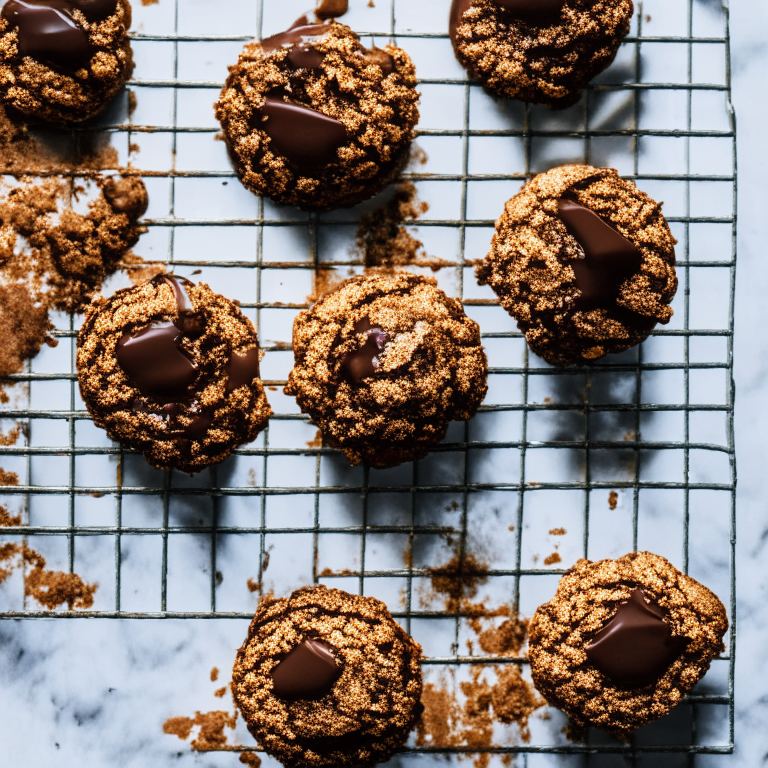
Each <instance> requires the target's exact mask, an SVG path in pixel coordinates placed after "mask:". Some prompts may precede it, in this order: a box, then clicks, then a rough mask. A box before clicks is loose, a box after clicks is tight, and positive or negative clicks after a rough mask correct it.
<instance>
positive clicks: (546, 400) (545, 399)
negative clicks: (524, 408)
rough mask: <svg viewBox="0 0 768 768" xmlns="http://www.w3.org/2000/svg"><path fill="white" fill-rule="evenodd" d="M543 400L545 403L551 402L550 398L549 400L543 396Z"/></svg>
mask: <svg viewBox="0 0 768 768" xmlns="http://www.w3.org/2000/svg"><path fill="white" fill-rule="evenodd" d="M544 402H545V403H551V402H552V400H551V399H550V398H549V397H545V398H544Z"/></svg>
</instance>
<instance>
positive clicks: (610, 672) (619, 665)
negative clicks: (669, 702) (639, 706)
mask: <svg viewBox="0 0 768 768" xmlns="http://www.w3.org/2000/svg"><path fill="white" fill-rule="evenodd" d="M685 644H686V640H685V639H684V638H680V637H673V636H672V630H671V629H670V627H669V624H667V623H666V622H665V621H664V611H663V610H662V609H661V608H660V607H659V606H658V605H657V604H656V603H654V602H652V601H649V600H648V599H647V598H646V597H645V595H644V593H643V590H642V589H640V588H639V587H637V588H636V589H634V590H633V592H632V595H631V596H630V598H629V600H627V601H626V602H624V603H621V605H619V607H618V608H617V610H616V613H615V614H614V615H613V618H611V620H610V621H609V622H608V623H607V624H605V626H604V627H603V628H602V629H601V630H600V631H599V632H598V633H597V634H596V635H595V637H594V639H593V641H592V643H591V644H590V645H589V646H588V647H587V658H588V659H589V661H590V662H591V663H592V664H594V665H595V666H596V667H597V668H598V669H599V670H600V671H601V672H602V673H603V674H604V675H606V677H608V678H610V679H611V680H612V681H613V682H614V683H616V684H617V685H620V686H623V687H627V688H641V687H645V686H648V685H652V684H653V683H655V682H656V681H657V680H658V679H659V678H660V677H661V676H662V675H663V674H664V672H665V671H666V669H667V667H668V666H669V665H670V664H671V663H672V662H673V661H674V659H676V658H677V657H678V656H679V655H680V653H681V652H682V650H683V648H684V647H685Z"/></svg>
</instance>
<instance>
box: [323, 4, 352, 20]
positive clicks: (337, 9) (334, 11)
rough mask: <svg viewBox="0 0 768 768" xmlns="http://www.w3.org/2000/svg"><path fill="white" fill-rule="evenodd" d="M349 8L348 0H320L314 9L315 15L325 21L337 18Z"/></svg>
mask: <svg viewBox="0 0 768 768" xmlns="http://www.w3.org/2000/svg"><path fill="white" fill-rule="evenodd" d="M348 10H349V0H320V3H319V4H318V6H317V8H316V9H315V16H317V18H318V19H321V20H323V21H325V20H326V19H338V18H339V17H340V16H343V15H344V14H345V13H346V12H347V11H348Z"/></svg>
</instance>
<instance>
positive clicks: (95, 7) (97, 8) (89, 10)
mask: <svg viewBox="0 0 768 768" xmlns="http://www.w3.org/2000/svg"><path fill="white" fill-rule="evenodd" d="M70 4H71V5H72V6H74V7H75V8H77V9H78V10H80V11H82V12H83V13H84V14H85V16H86V17H87V18H88V19H94V20H100V19H106V18H107V16H111V15H112V14H113V13H115V11H117V0H70Z"/></svg>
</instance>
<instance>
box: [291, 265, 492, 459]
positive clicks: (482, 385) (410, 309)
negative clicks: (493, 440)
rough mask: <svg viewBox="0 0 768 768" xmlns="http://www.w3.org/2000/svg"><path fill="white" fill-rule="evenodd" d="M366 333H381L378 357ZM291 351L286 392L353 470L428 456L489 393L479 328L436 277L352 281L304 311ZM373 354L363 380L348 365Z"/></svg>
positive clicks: (398, 276) (366, 277)
mask: <svg viewBox="0 0 768 768" xmlns="http://www.w3.org/2000/svg"><path fill="white" fill-rule="evenodd" d="M364 326H365V327H367V328H369V329H371V332H373V333H376V334H378V339H379V342H380V343H381V344H382V347H383V348H382V349H381V350H380V352H379V356H378V358H375V357H372V355H371V354H369V352H368V351H367V350H368V349H369V345H370V343H371V338H372V337H371V335H370V333H369V332H368V331H365V330H363V328H364ZM385 339H386V341H385ZM293 351H294V357H295V362H294V368H293V370H292V371H291V374H290V377H289V379H288V385H287V386H286V387H285V393H286V394H287V395H293V396H295V397H296V399H297V401H298V403H299V406H300V407H301V409H302V411H303V412H304V413H307V414H309V416H310V418H311V420H312V423H313V424H315V425H316V426H317V427H319V428H320V430H321V431H322V433H323V437H324V439H325V440H326V441H327V442H328V443H329V444H330V445H332V446H333V447H335V448H340V449H341V450H342V451H344V454H345V455H346V457H347V459H348V460H349V461H350V462H351V463H353V464H357V463H358V462H360V461H361V460H365V461H367V462H368V463H369V464H371V465H373V466H377V467H386V466H394V465H396V464H400V463H402V462H404V461H413V460H415V459H419V458H423V457H424V456H425V455H426V454H427V453H428V452H429V451H430V450H433V449H434V448H435V447H436V445H437V444H438V443H439V442H440V441H441V440H442V439H443V437H444V436H445V433H446V431H447V429H448V424H449V423H450V422H451V421H452V420H454V419H469V418H470V417H471V416H472V415H473V414H474V413H475V411H476V410H477V408H478V406H479V405H480V403H481V402H482V400H483V398H484V397H485V393H486V390H487V381H486V378H487V361H486V357H485V353H484V352H483V348H482V345H481V341H480V329H479V327H478V325H477V323H475V322H474V321H473V320H470V319H469V318H468V317H467V316H466V315H465V314H464V310H463V308H462V305H461V302H460V301H458V300H457V299H450V298H448V297H447V296H446V295H445V294H444V293H443V292H442V291H441V290H439V289H438V288H437V285H436V283H435V281H434V280H432V279H429V278H424V277H419V276H417V275H410V274H406V273H403V272H400V273H396V274H393V275H383V274H374V275H364V276H360V277H355V278H352V279H350V280H347V281H346V282H344V283H343V284H342V285H341V286H340V287H339V288H338V289H337V290H336V291H334V292H333V293H332V294H329V295H327V296H325V297H323V298H322V299H321V300H320V301H319V302H318V303H317V304H316V305H315V306H314V307H312V309H310V310H308V311H305V312H302V313H301V314H299V316H298V317H297V318H296V320H295V321H294V326H293ZM366 354H368V360H367V366H368V368H369V370H368V371H367V374H369V375H363V376H360V377H359V378H358V379H357V380H355V378H356V374H351V373H350V367H349V366H350V361H351V360H352V359H357V360H358V361H359V362H362V360H363V358H364V357H365V355H366ZM374 361H375V362H374Z"/></svg>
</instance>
